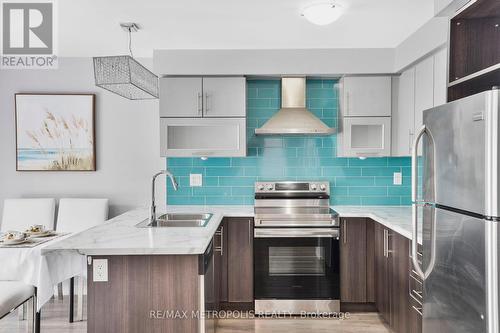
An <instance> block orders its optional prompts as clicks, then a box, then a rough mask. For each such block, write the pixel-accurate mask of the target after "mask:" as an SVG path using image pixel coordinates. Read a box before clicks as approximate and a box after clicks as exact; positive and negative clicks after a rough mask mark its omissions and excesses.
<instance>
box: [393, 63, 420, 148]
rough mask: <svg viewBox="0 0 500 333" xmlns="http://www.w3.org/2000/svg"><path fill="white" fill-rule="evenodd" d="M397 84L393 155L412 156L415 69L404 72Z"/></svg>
mask: <svg viewBox="0 0 500 333" xmlns="http://www.w3.org/2000/svg"><path fill="white" fill-rule="evenodd" d="M395 81H396V82H397V102H396V103H395V104H396V105H397V107H396V110H394V112H393V113H392V155H393V156H410V152H411V146H412V143H413V134H414V127H415V126H414V124H413V122H414V115H415V67H412V68H410V69H408V70H406V71H404V72H403V73H402V74H401V76H400V77H399V78H397V79H396V80H395Z"/></svg>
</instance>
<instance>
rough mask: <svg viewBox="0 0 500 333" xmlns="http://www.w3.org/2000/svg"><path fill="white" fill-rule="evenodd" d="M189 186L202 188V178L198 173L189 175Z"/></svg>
mask: <svg viewBox="0 0 500 333" xmlns="http://www.w3.org/2000/svg"><path fill="white" fill-rule="evenodd" d="M189 186H191V187H194V186H196V187H199V186H203V177H202V175H201V174H200V173H191V174H189Z"/></svg>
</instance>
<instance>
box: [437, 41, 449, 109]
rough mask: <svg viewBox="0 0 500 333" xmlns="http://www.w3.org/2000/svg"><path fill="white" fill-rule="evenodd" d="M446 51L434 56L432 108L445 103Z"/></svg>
mask: <svg viewBox="0 0 500 333" xmlns="http://www.w3.org/2000/svg"><path fill="white" fill-rule="evenodd" d="M447 63H448V49H442V50H441V51H439V52H438V53H436V54H435V55H434V106H438V105H442V104H445V103H446V100H447V98H446V96H447V90H448V89H447V86H448V66H447Z"/></svg>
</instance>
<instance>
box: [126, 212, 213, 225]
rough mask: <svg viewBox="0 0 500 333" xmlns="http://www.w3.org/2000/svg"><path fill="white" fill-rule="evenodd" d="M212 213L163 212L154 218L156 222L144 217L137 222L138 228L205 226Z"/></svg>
mask: <svg viewBox="0 0 500 333" xmlns="http://www.w3.org/2000/svg"><path fill="white" fill-rule="evenodd" d="M212 216H213V214H210V213H203V214H185V213H169V214H163V215H160V216H158V217H157V218H156V223H152V222H151V220H150V219H146V220H144V221H142V222H141V223H139V224H137V225H136V227H138V228H168V227H184V228H193V227H198V228H202V227H205V226H206V225H207V224H208V222H209V221H210V219H211V218H212Z"/></svg>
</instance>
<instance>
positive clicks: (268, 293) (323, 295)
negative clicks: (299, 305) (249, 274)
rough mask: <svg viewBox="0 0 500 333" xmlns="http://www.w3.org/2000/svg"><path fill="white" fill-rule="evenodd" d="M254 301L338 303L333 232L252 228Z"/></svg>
mask: <svg viewBox="0 0 500 333" xmlns="http://www.w3.org/2000/svg"><path fill="white" fill-rule="evenodd" d="M254 265H255V267H254V285H255V299H257V300H258V299H283V300H315V299H316V300H317V299H339V298H340V297H339V296H340V274H339V265H340V263H339V230H338V229H337V228H275V229H270V228H256V229H255V239H254Z"/></svg>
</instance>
